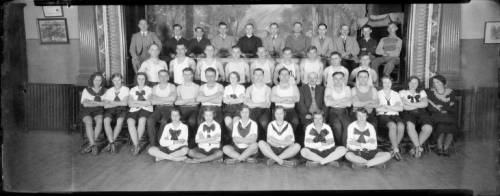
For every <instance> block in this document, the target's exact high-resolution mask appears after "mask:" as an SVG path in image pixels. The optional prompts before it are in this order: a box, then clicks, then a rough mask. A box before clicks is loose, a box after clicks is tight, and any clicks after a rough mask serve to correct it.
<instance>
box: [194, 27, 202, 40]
mask: <svg viewBox="0 0 500 196" xmlns="http://www.w3.org/2000/svg"><path fill="white" fill-rule="evenodd" d="M194 36H196V37H200V38H201V37H203V29H200V28H196V31H194Z"/></svg>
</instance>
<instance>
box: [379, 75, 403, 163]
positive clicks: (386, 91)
mask: <svg viewBox="0 0 500 196" xmlns="http://www.w3.org/2000/svg"><path fill="white" fill-rule="evenodd" d="M391 88H392V79H391V78H390V77H389V76H384V77H382V90H379V91H378V93H377V94H378V100H379V106H378V107H377V115H378V118H379V119H378V120H379V124H380V125H381V126H385V127H387V128H388V129H389V140H390V141H391V145H392V151H391V154H392V156H394V158H396V160H398V161H400V160H401V159H402V158H403V157H402V156H401V153H400V152H399V143H400V142H401V140H402V139H403V136H404V133H405V132H404V131H405V125H404V123H403V120H402V119H401V117H399V112H401V111H403V104H402V103H401V97H400V96H399V94H398V93H397V92H396V91H394V90H392V89H391Z"/></svg>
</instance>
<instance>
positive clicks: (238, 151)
mask: <svg viewBox="0 0 500 196" xmlns="http://www.w3.org/2000/svg"><path fill="white" fill-rule="evenodd" d="M231 147H233V149H234V151H236V152H237V153H238V154H241V153H243V151H245V150H246V148H239V147H238V146H236V144H234V143H233V144H231Z"/></svg>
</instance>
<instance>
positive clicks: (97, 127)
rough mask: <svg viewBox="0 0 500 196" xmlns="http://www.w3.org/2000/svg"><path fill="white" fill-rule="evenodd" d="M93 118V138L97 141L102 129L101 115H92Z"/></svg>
mask: <svg viewBox="0 0 500 196" xmlns="http://www.w3.org/2000/svg"><path fill="white" fill-rule="evenodd" d="M94 120H95V129H94V140H95V141H97V138H98V137H99V134H101V131H102V115H97V116H95V117H94Z"/></svg>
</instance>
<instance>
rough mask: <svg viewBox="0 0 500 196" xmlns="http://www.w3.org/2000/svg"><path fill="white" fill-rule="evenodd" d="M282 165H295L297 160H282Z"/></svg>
mask: <svg viewBox="0 0 500 196" xmlns="http://www.w3.org/2000/svg"><path fill="white" fill-rule="evenodd" d="M283 166H285V167H295V166H297V161H295V160H283Z"/></svg>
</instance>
